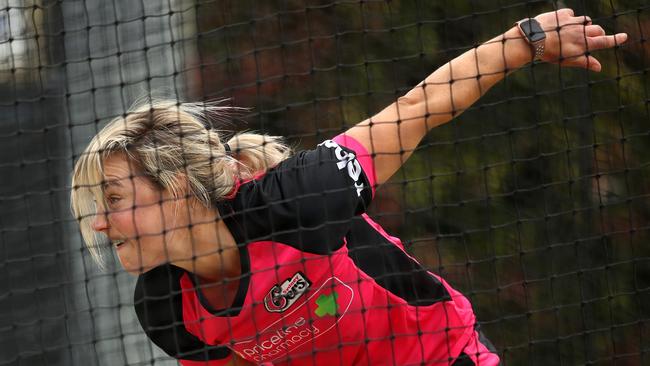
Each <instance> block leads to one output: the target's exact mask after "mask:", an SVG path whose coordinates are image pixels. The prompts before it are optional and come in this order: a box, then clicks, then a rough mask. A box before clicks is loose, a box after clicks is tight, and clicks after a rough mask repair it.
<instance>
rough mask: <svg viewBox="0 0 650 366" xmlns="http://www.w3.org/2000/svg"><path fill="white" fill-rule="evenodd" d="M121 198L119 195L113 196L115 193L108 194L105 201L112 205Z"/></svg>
mask: <svg viewBox="0 0 650 366" xmlns="http://www.w3.org/2000/svg"><path fill="white" fill-rule="evenodd" d="M121 200H122V197H120V196H115V195H110V196H108V197H107V198H106V202H108V204H109V205H111V206H113V205H115V204H117V203H118V202H120V201H121Z"/></svg>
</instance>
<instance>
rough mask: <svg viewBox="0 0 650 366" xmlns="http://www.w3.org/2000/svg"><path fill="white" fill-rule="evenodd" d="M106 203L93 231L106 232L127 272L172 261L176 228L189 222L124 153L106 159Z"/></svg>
mask: <svg viewBox="0 0 650 366" xmlns="http://www.w3.org/2000/svg"><path fill="white" fill-rule="evenodd" d="M103 192H104V198H105V200H104V202H105V203H101V202H98V203H97V207H98V208H97V214H96V215H95V219H94V221H93V224H92V227H93V230H95V231H97V232H101V233H104V234H106V235H107V236H108V238H109V239H110V240H111V243H112V246H113V248H115V250H116V251H117V255H118V257H119V259H120V263H122V266H123V267H124V269H125V270H126V271H127V272H130V273H144V272H146V271H148V270H150V269H151V268H153V267H156V266H158V265H160V264H163V263H166V262H171V260H172V259H173V258H172V256H173V255H174V250H173V241H174V240H175V239H178V238H176V236H178V235H179V234H178V233H177V231H179V230H177V229H180V228H182V226H181V225H183V224H185V226H187V224H186V223H184V222H179V221H183V220H180V219H179V217H178V216H177V215H176V214H177V213H179V212H183V210H182V209H180V208H179V207H178V201H176V200H174V199H172V197H171V195H170V194H169V193H168V192H167V191H165V190H161V189H160V188H158V187H156V185H155V184H153V183H152V182H151V181H150V180H149V178H147V177H145V176H142V174H140V173H139V171H138V169H136V168H135V166H134V164H133V163H132V162H130V161H129V160H127V159H126V157H125V155H124V154H115V155H112V156H110V157H108V158H107V159H105V160H104V182H103Z"/></svg>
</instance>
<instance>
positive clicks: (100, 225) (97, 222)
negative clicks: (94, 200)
mask: <svg viewBox="0 0 650 366" xmlns="http://www.w3.org/2000/svg"><path fill="white" fill-rule="evenodd" d="M91 227H92V229H93V230H95V231H97V232H106V231H108V218H107V215H106V213H105V212H97V213H96V214H95V218H94V219H93V223H92V225H91Z"/></svg>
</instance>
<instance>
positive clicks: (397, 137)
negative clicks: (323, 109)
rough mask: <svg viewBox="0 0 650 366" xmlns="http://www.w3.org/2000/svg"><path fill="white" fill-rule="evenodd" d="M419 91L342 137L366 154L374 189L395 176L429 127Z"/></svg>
mask: <svg viewBox="0 0 650 366" xmlns="http://www.w3.org/2000/svg"><path fill="white" fill-rule="evenodd" d="M421 89H422V88H417V87H416V88H414V89H413V90H412V91H411V92H410V93H409V94H407V95H406V96H403V97H401V98H399V99H398V100H397V101H396V102H394V103H392V104H391V105H389V106H387V107H386V108H384V109H383V110H382V111H380V112H379V113H377V114H375V115H374V116H372V117H371V118H369V119H367V120H365V121H362V122H360V123H359V124H357V125H355V126H353V127H352V128H350V129H348V130H347V131H346V132H345V133H344V135H346V136H349V137H352V138H354V139H355V140H357V141H358V142H359V143H360V144H361V145H362V146H363V147H364V148H365V150H366V151H368V152H369V155H370V156H371V157H372V160H373V165H374V167H375V175H376V184H377V185H380V184H383V183H384V182H386V181H387V180H388V179H389V178H390V177H391V176H392V175H393V174H395V172H396V171H397V170H398V169H399V168H400V167H401V166H402V164H403V163H404V162H405V161H406V159H408V158H409V156H410V155H411V154H412V153H413V151H414V150H415V148H416V147H417V145H418V144H419V143H420V141H421V140H422V138H424V136H425V135H426V134H427V132H428V131H429V129H430V128H431V127H432V126H429V125H427V123H429V122H430V119H427V116H428V111H427V105H426V103H424V101H425V98H424V97H423V96H422V95H419V93H418V91H420V90H421ZM410 94H416V95H410Z"/></svg>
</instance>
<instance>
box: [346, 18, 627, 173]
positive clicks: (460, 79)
mask: <svg viewBox="0 0 650 366" xmlns="http://www.w3.org/2000/svg"><path fill="white" fill-rule="evenodd" d="M535 19H536V20H537V21H538V22H539V23H540V24H541V26H542V28H543V29H544V31H545V33H546V41H545V47H546V51H545V53H544V56H543V58H542V60H543V61H546V62H552V63H559V64H560V65H562V66H573V67H582V68H586V69H589V70H592V71H600V69H601V65H600V63H599V62H598V60H597V59H596V58H594V57H593V56H591V55H589V52H591V51H595V50H599V49H605V48H611V47H614V46H615V45H618V44H621V43H623V42H625V40H627V35H626V34H625V33H619V34H616V35H609V36H608V35H605V31H604V30H603V28H601V27H600V26H598V25H593V24H592V23H591V19H590V18H589V17H585V16H578V17H576V16H574V13H573V10H571V9H561V10H558V11H554V12H549V13H544V14H540V15H538V16H537V17H535ZM532 58H533V55H532V53H531V49H530V45H529V44H528V42H527V41H526V40H524V39H523V37H522V36H521V33H520V32H519V30H518V29H517V28H516V27H513V28H511V29H510V30H508V31H507V32H505V33H504V34H502V35H499V36H497V37H495V38H493V39H491V40H489V41H487V42H485V43H483V44H482V45H480V46H478V47H476V48H473V49H471V50H469V51H467V52H465V53H463V54H462V55H460V56H458V57H457V58H455V59H453V60H451V61H450V62H448V63H446V64H445V65H443V66H442V67H440V68H439V69H437V70H436V71H435V72H433V73H432V74H431V75H429V76H428V77H427V78H426V79H425V80H424V81H422V82H421V83H420V84H418V85H417V86H415V87H414V88H413V89H411V90H410V91H409V92H408V93H406V94H405V95H404V96H402V97H400V98H398V99H397V101H395V102H394V103H393V104H391V105H389V106H388V107H386V108H385V109H384V110H382V111H381V112H379V113H377V114H376V115H374V116H372V117H371V118H369V119H367V120H365V121H363V122H361V123H359V124H357V125H356V126H354V127H352V128H350V129H349V130H348V131H346V132H345V135H347V136H351V137H353V138H355V139H356V140H357V141H359V142H360V143H361V144H362V145H363V146H364V147H365V148H366V150H367V151H368V152H369V153H371V154H372V155H373V160H374V166H375V174H376V184H382V183H384V182H385V181H386V180H388V179H389V178H390V177H391V176H392V175H393V174H394V173H395V172H396V171H397V170H398V169H399V168H400V167H401V166H402V164H403V163H404V162H405V161H406V159H408V158H409V156H410V155H411V153H412V152H413V150H414V149H415V148H416V147H417V145H418V144H419V143H420V141H421V140H422V138H423V137H424V136H425V135H426V134H427V132H429V130H430V129H432V128H434V127H436V126H439V125H441V124H443V123H445V122H448V121H450V120H451V119H452V118H454V117H456V116H457V115H459V114H460V113H462V112H463V111H465V110H466V109H467V108H469V107H470V106H471V105H472V104H474V102H476V101H477V100H478V99H479V98H480V97H481V96H482V95H483V94H484V93H485V92H487V91H488V90H489V89H490V88H491V87H492V86H493V85H495V84H496V83H497V82H499V81H501V80H502V79H503V78H504V77H505V75H506V74H507V73H509V72H511V71H514V70H516V69H518V68H520V67H522V66H524V65H525V64H527V63H529V62H530V61H532Z"/></svg>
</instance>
